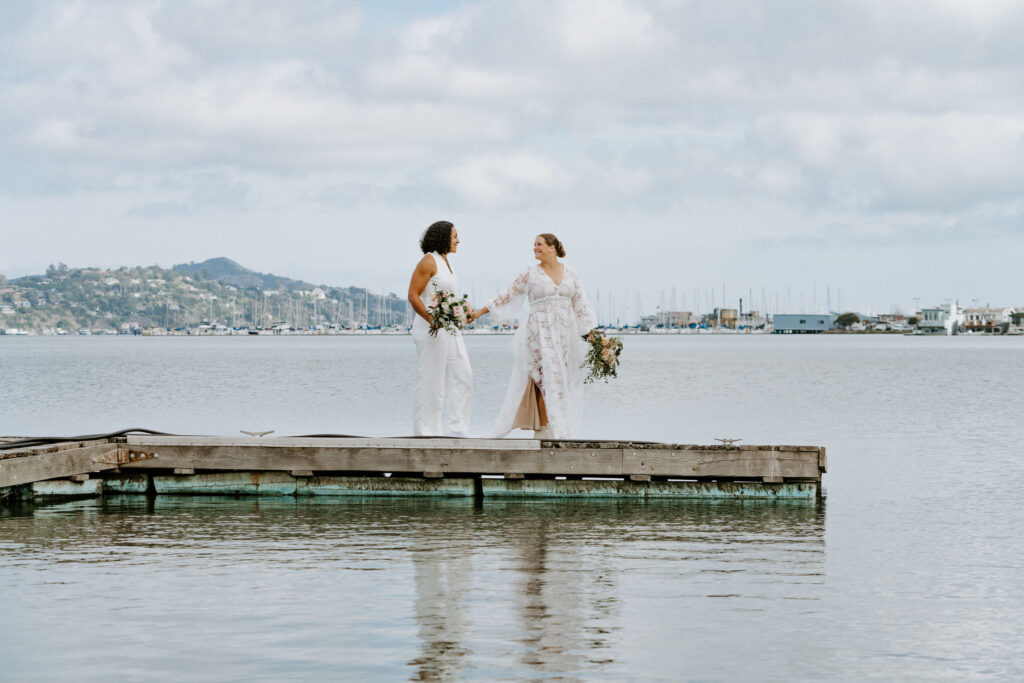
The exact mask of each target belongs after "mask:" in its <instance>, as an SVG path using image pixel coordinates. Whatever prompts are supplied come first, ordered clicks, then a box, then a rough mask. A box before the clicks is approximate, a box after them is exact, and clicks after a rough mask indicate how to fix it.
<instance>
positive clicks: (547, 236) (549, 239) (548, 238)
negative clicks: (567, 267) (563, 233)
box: [537, 232, 565, 256]
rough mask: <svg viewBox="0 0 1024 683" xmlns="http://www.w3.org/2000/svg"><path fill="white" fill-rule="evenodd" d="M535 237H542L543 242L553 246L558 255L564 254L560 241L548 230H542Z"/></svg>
mask: <svg viewBox="0 0 1024 683" xmlns="http://www.w3.org/2000/svg"><path fill="white" fill-rule="evenodd" d="M537 237H540V238H541V239H543V240H544V243H545V244H547V245H548V246H549V247H554V248H555V253H556V254H558V255H559V256H565V247H563V246H562V241H561V240H560V239H558V238H557V237H555V236H554V235H552V234H551V233H550V232H542V233H541V234H539V235H537Z"/></svg>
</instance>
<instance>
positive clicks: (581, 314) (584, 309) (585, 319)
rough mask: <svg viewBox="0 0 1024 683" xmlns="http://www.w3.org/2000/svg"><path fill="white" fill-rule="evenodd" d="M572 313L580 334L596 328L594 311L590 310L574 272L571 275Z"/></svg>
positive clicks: (584, 292)
mask: <svg viewBox="0 0 1024 683" xmlns="http://www.w3.org/2000/svg"><path fill="white" fill-rule="evenodd" d="M572 312H573V314H574V315H575V316H576V324H577V325H579V329H580V332H583V333H586V332H589V331H590V330H592V329H594V328H595V327H597V317H596V316H595V315H594V309H593V308H591V306H590V299H589V298H588V297H587V292H586V291H585V290H584V289H583V285H582V284H580V279H579V277H577V276H576V274H575V272H574V273H573V292H572Z"/></svg>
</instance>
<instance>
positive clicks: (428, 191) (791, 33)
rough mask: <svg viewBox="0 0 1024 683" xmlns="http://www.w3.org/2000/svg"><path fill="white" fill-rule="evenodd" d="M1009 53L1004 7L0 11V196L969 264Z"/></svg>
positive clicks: (1023, 194) (165, 212)
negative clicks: (924, 252) (426, 217)
mask: <svg viewBox="0 0 1024 683" xmlns="http://www.w3.org/2000/svg"><path fill="white" fill-rule="evenodd" d="M413 11H415V12H416V14H415V15H413V14H412V12H413ZM1022 33H1024V5H1021V4H1020V3H1016V2H998V1H992V2H987V1H982V2H975V3H963V2H956V1H954V0H942V1H941V2H936V3H931V4H928V5H927V6H922V5H920V4H917V3H904V2H891V1H888V0H857V1H854V0H848V1H839V2H830V3H817V4H813V3H812V4H807V3H803V2H779V3H773V4H772V5H771V6H766V5H764V4H763V3H758V2H738V3H721V2H717V1H713V0H686V1H685V2H675V1H672V0H651V1H649V2H640V1H637V0H586V1H584V0H523V1H522V2H515V3H509V2H502V1H499V0H479V1H471V2H464V3H445V4H422V5H421V4H416V5H415V6H412V5H410V6H404V5H403V6H402V7H400V8H397V9H396V6H394V5H380V4H370V3H359V2H356V1H355V0H352V1H349V0H339V1H332V0H317V1H314V2H309V3H301V4H294V3H293V4H287V3H285V4H282V3H278V2H271V1H269V0H267V1H263V0H259V1H257V0H252V1H247V0H222V1H216V2H212V1H211V2H207V1H202V2H200V1H198V0H196V1H189V2H170V1H166V0H149V1H147V2H140V3H126V2H117V1H104V0H95V1H92V2H85V1H84V0H68V1H57V2H38V3H14V4H9V3H8V4H4V5H3V6H2V8H0V199H3V200H5V201H8V202H15V203H17V202H23V203H24V204H25V205H31V206H32V207H33V209H32V211H35V210H36V208H35V204H34V203H33V202H34V201H35V199H34V197H38V196H46V198H47V201H48V202H50V203H51V204H52V203H54V202H60V203H61V206H62V207H63V208H64V209H65V210H66V215H71V216H74V215H79V214H81V213H82V212H83V211H84V209H82V208H80V207H84V206H88V207H90V208H89V210H90V211H94V210H98V209H96V208H95V207H107V208H106V209H105V210H106V211H108V212H109V213H108V214H104V215H102V216H97V217H95V218H94V220H95V221H96V222H103V221H104V220H107V219H108V218H109V216H110V215H114V216H119V217H122V218H123V219H124V220H126V221H130V220H137V221H146V224H147V225H152V224H153V223H154V222H155V221H157V220H159V219H162V218H168V219H169V218H171V217H173V218H174V219H175V220H179V221H180V222H181V224H183V225H184V224H186V223H188V222H189V221H201V220H207V219H208V217H209V216H210V214H217V215H223V214H224V212H232V215H237V216H238V219H237V220H240V221H243V222H244V223H245V224H246V225H256V224H259V225H266V226H274V225H279V224H280V222H279V221H269V220H262V219H263V218H264V215H265V212H267V211H275V212H278V211H279V212H281V214H282V215H288V214H289V213H292V214H302V215H306V214H305V213H304V212H306V211H307V210H308V211H310V212H311V213H310V214H309V215H308V216H307V220H311V221H316V220H319V219H320V218H321V217H323V220H325V221H328V220H329V219H330V214H331V212H334V213H335V214H339V215H343V216H344V215H348V214H349V213H350V212H356V211H357V212H359V215H360V216H361V219H362V220H365V221H366V222H367V223H369V224H373V225H377V226H389V227H387V228H384V227H381V228H380V229H382V230H384V229H387V230H400V229H401V228H400V227H392V226H400V225H401V224H403V222H404V221H415V220H416V216H417V215H418V214H420V213H422V214H430V215H433V214H440V215H453V214H461V215H463V216H467V217H468V216H472V217H476V218H480V219H481V220H482V219H484V218H488V217H489V216H490V217H493V216H494V215H495V214H499V213H500V214H501V215H502V217H503V220H505V221H507V223H504V224H505V225H516V224H520V223H522V221H523V220H525V219H526V218H537V217H538V216H539V217H540V218H546V216H547V215H557V216H559V217H560V218H561V219H562V220H564V221H565V222H573V221H575V220H576V217H578V216H586V217H587V219H586V220H587V221H588V225H589V226H590V229H591V230H592V231H593V237H594V239H596V240H598V241H599V242H601V243H610V242H612V241H614V240H615V238H616V236H617V233H616V228H615V226H617V225H620V224H621V223H622V221H623V220H624V219H627V220H628V221H629V222H630V224H633V225H642V226H645V227H643V228H638V229H641V230H646V231H648V232H647V233H645V234H649V235H653V236H655V237H657V239H660V240H664V241H665V243H666V245H668V247H669V249H670V248H671V247H672V245H675V244H676V242H674V241H673V240H676V239H678V238H676V237H674V235H675V234H676V233H685V234H687V235H688V239H689V240H691V242H698V241H699V242H700V245H701V248H706V249H709V250H712V251H715V250H724V249H732V248H733V246H734V245H735V244H737V243H738V244H744V245H762V246H766V247H767V246H771V247H772V248H774V249H776V251H778V248H780V247H784V246H786V245H790V246H792V247H794V248H795V245H797V244H803V245H815V246H814V247H813V248H815V249H821V250H824V251H827V250H829V249H833V248H840V247H841V246H842V245H847V244H860V245H865V246H867V245H872V244H874V245H876V246H877V247H878V248H879V249H904V250H907V252H908V253H910V251H911V250H912V248H913V246H912V245H913V244H914V242H915V240H921V241H922V243H925V244H933V245H934V244H939V243H941V244H953V243H958V244H959V245H960V246H961V247H962V248H963V249H964V250H974V249H977V250H982V249H984V248H985V244H986V243H987V244H989V245H991V244H996V243H1001V242H1000V240H1005V239H1007V238H1009V239H1013V238H1014V237H1016V236H1019V234H1020V232H1019V226H1020V220H1021V216H1022V211H1021V208H1020V207H1021V205H1022V203H1024V184H1022V183H1021V182H1020V178H1022V177H1024V153H1022V152H1024V149H1022V145H1024V123H1022V121H1024V117H1022V112H1024V95H1022V94H1021V91H1020V88H1019V83H1020V82H1021V81H1022V79H1024V43H1022V41H1020V39H1019V36H1020V35H1021V34H1022ZM126 179H134V180H130V181H129V180H126ZM112 198H116V199H112ZM90 199H91V200H93V201H88V200H90ZM30 213H31V212H30ZM31 215H36V214H34V213H31ZM396 216H401V217H402V218H401V220H399V219H398V218H396ZM40 220H44V219H40ZM580 220H583V219H580ZM339 222H341V223H344V224H347V222H346V221H344V220H339ZM494 222H495V223H496V221H494ZM417 224H418V223H417ZM126 225H127V224H126ZM203 225H204V229H205V226H206V225H207V224H205V223H204V224H203ZM210 225H214V226H216V223H211V224H210ZM602 226H603V227H602ZM707 226H713V227H707ZM55 229H56V228H55ZM265 229H266V230H272V229H273V228H272V227H266V228H265ZM310 229H311V230H312V229H313V228H312V227H311V228H310ZM126 230H127V228H126ZM211 230H212V231H213V232H212V233H211V235H212V234H213V233H215V232H216V231H217V230H218V228H216V227H214V228H212V229H211ZM224 230H225V231H226V230H228V228H227V227H225V228H224ZM601 231H604V232H601ZM673 231H675V232H673ZM687 231H688V232H687ZM269 236H270V235H268V237H269ZM936 236H939V237H936ZM495 244H497V243H495ZM38 249H39V250H41V251H42V250H44V249H45V245H42V244H40V246H39V247H38ZM574 253H579V252H574ZM42 258H43V259H44V260H45V259H46V258H47V257H42ZM67 258H70V257H67ZM67 258H65V260H67ZM294 258H298V257H297V256H296V257H294ZM51 260H52V259H51ZM142 260H150V261H152V260H153V258H152V257H150V258H148V259H142ZM46 262H48V261H46ZM947 266H949V264H947ZM749 267H750V269H757V268H760V267H761V264H760V263H759V262H758V261H757V260H756V259H753V260H752V261H751V262H750V264H749ZM666 268H668V267H666ZM708 269H709V272H710V270H712V269H713V266H708ZM633 272H634V275H635V276H636V277H643V276H645V275H647V272H646V271H645V270H643V269H642V268H640V267H637V268H635V269H634V271H633ZM666 272H672V271H671V270H670V269H668V270H666ZM624 277H625V276H624ZM712 277H714V276H712ZM1022 294H1024V293H1022Z"/></svg>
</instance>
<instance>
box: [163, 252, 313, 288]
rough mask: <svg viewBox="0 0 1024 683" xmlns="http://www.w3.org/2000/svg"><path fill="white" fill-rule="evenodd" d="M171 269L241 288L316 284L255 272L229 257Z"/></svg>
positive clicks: (291, 286) (307, 286)
mask: <svg viewBox="0 0 1024 683" xmlns="http://www.w3.org/2000/svg"><path fill="white" fill-rule="evenodd" d="M171 270H173V271H175V272H178V273H182V274H184V275H191V276H192V277H194V278H201V279H203V280H215V281H217V282H219V283H221V284H224V285H231V286H232V287H240V288H242V289H248V288H258V289H313V287H315V286H316V285H313V284H310V283H308V282H303V281H302V280H293V279H291V278H288V277H281V276H279V275H273V274H271V273H257V272H256V271H254V270H249V269H248V268H246V267H245V266H243V265H241V264H239V263H236V262H235V261H232V260H231V259H229V258H225V257H223V256H219V257H217V258H212V259H207V260H205V261H203V262H202V263H196V262H195V261H191V262H189V263H180V264H178V265H176V266H173V267H172V268H171Z"/></svg>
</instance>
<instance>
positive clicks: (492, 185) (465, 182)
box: [437, 152, 573, 208]
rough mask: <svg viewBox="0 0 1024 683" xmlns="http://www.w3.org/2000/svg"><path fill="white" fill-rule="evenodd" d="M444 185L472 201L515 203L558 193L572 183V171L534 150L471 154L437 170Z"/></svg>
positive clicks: (497, 204) (485, 204) (489, 204)
mask: <svg viewBox="0 0 1024 683" xmlns="http://www.w3.org/2000/svg"><path fill="white" fill-rule="evenodd" d="M437 177H438V180H439V181H440V182H441V184H442V185H444V186H446V187H448V188H450V189H451V190H453V191H454V192H455V193H456V194H457V195H459V196H460V197H462V198H463V199H465V200H466V201H467V202H469V203H470V204H472V205H475V206H483V207H495V208H496V207H500V206H506V205H510V204H512V205H514V204H518V203H520V202H522V201H524V200H525V199H526V198H527V197H541V196H544V195H546V194H551V195H555V194H558V193H562V192H565V191H567V190H569V189H570V188H571V187H572V184H573V178H572V175H571V174H570V173H569V172H568V171H567V170H566V169H564V168H563V167H562V166H560V165H559V164H558V163H557V162H556V161H554V160H553V159H550V158H548V157H545V156H543V155H541V154H536V153H533V152H511V153H507V154H483V155H475V156H470V157H467V158H465V159H463V160H462V161H460V162H459V163H457V164H455V165H454V166H451V167H448V168H442V169H441V170H439V171H438V174H437Z"/></svg>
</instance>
